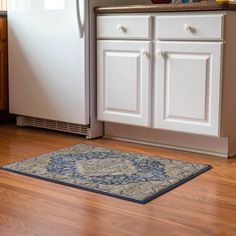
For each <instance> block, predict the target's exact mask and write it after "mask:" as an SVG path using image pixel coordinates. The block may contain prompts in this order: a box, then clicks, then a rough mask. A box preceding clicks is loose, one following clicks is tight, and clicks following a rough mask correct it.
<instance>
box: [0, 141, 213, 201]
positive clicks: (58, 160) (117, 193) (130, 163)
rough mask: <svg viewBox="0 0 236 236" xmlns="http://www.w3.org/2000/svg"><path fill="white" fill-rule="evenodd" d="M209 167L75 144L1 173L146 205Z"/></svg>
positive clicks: (10, 167) (10, 166) (17, 163)
mask: <svg viewBox="0 0 236 236" xmlns="http://www.w3.org/2000/svg"><path fill="white" fill-rule="evenodd" d="M210 168H211V166H210V165H204V164H196V163H189V162H185V161H179V160H173V159H168V158H163V157H159V156H147V155H143V154H139V153H133V152H123V151H117V150H113V149H107V148H104V147H100V146H95V145H88V144H78V145H75V146H71V147H67V148H64V149H61V150H57V151H55V152H51V153H47V154H44V155H40V156H37V157H34V158H30V159H27V160H23V161H19V162H16V163H13V164H10V165H6V166H3V167H1V169H3V170H7V171H11V172H15V173H19V174H23V175H27V176H31V177H35V178H39V179H43V180H47V181H51V182H55V183H59V184H64V185H68V186H72V187H77V188H80V189H84V190H89V191H93V192H96V193H101V194H105V195H109V196H113V197H117V198H122V199H126V200H130V201H133V202H138V203H146V202H148V201H150V200H152V199H154V198H156V197H158V196H160V195H161V194H163V193H165V192H167V191H169V190H171V189H173V188H175V187H177V186H178V185H180V184H183V183H185V182H186V181H188V180H190V179H192V178H194V177H196V176H198V175H200V174H201V173H203V172H205V171H207V170H209V169H210Z"/></svg>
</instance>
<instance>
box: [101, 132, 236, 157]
mask: <svg viewBox="0 0 236 236" xmlns="http://www.w3.org/2000/svg"><path fill="white" fill-rule="evenodd" d="M104 138H108V139H113V140H118V141H125V142H130V143H137V144H143V145H149V146H156V147H161V148H169V149H173V150H180V151H187V152H195V153H199V154H206V155H211V156H217V157H224V158H228V154H227V153H219V152H213V151H203V150H199V149H194V148H186V147H178V146H174V145H166V144H161V143H152V142H145V141H139V140H133V139H128V138H118V137H114V136H109V135H105V136H104ZM235 154H236V151H235Z"/></svg>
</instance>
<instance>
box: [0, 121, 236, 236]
mask: <svg viewBox="0 0 236 236" xmlns="http://www.w3.org/2000/svg"><path fill="white" fill-rule="evenodd" d="M78 143H91V144H97V145H102V146H105V147H108V148H114V149H120V150H127V151H135V152H140V153H145V154H151V155H161V156H164V157H169V158H175V159H179V160H187V161H192V162H197V163H209V164H212V165H213V169H212V170H210V171H208V172H206V173H204V174H203V175H201V176H199V177H197V178H195V179H193V180H192V181H190V182H188V183H186V184H184V185H181V186H180V187H178V188H176V189H174V190H172V191H170V192H168V193H166V194H165V195H162V196H161V197H159V198H157V199H155V200H153V201H151V202H150V203H148V204H145V205H141V204H137V203H132V202H128V201H125V200H120V199H116V198H112V197H108V196H103V195H99V194H95V193H92V192H87V191H84V190H80V189H76V188H71V187H66V186H63V185H59V184H54V183H50V182H46V181H42V180H39V179H35V178H30V177H26V176H22V175H18V174H13V173H9V172H6V171H0V235H1V236H2V235H3V236H33V235H37V236H45V235H50V236H54V235H55V236H78V235H79V236H111V235H114V236H144V235H145V236H147V235H148V236H157V235H161V236H172V235H175V236H183V235H187V236H192V235H194V236H195V235H196V236H202V235H207V236H211V235H222V236H223V235H224V236H231V235H232V236H233V235H236V171H235V169H236V160H235V158H232V159H229V160H226V159H223V158H222V159H221V158H216V157H209V156H206V155H200V154H193V153H188V152H182V151H174V150H168V149H163V148H158V147H152V146H144V145H137V144H131V143H125V142H118V141H112V140H108V139H96V140H92V141H87V140H86V139H84V138H83V137H78V136H76V135H70V134H63V133H58V132H51V131H45V130H40V129H33V128H16V127H15V126H14V125H2V126H0V165H5V164H8V163H13V162H16V161H19V160H23V159H26V158H30V157H32V156H36V155H40V154H42V153H46V152H49V151H53V150H56V149H59V148H63V147H65V146H70V145H74V144H78Z"/></svg>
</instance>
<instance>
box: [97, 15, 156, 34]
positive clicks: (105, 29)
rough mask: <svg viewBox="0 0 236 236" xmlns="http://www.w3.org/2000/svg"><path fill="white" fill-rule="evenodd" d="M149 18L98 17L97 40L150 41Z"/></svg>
mask: <svg viewBox="0 0 236 236" xmlns="http://www.w3.org/2000/svg"><path fill="white" fill-rule="evenodd" d="M151 19H152V17H151V16H120V15H119V16H118V15H117V16H98V17H97V37H98V38H99V39H151Z"/></svg>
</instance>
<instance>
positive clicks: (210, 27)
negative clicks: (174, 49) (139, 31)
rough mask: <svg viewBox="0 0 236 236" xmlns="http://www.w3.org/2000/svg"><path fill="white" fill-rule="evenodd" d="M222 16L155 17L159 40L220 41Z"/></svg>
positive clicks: (221, 37)
mask: <svg viewBox="0 0 236 236" xmlns="http://www.w3.org/2000/svg"><path fill="white" fill-rule="evenodd" d="M223 19H224V14H214V15H213V14H212V15H182V16H177V15H172V16H157V17H156V19H155V20H156V38H157V39H159V40H164V39H167V40H168V39H170V40H221V39H223Z"/></svg>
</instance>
